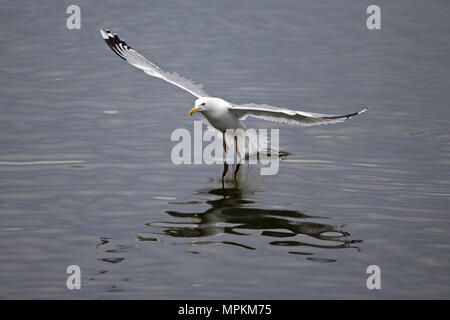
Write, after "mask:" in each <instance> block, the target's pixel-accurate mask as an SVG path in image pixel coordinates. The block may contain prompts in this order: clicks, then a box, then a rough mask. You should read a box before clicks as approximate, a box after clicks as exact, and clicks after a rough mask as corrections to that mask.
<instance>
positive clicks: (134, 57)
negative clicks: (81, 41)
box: [100, 29, 208, 98]
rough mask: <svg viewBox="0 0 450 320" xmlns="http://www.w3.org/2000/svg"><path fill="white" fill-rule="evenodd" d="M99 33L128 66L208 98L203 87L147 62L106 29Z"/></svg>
mask: <svg viewBox="0 0 450 320" xmlns="http://www.w3.org/2000/svg"><path fill="white" fill-rule="evenodd" d="M100 33H101V34H102V37H103V39H104V40H105V42H106V43H107V44H108V46H109V47H110V48H111V50H112V51H114V53H115V54H117V55H118V56H119V57H121V58H122V59H124V60H125V61H127V62H128V63H129V64H131V65H133V66H135V67H136V68H138V69H141V70H143V71H144V72H145V73H146V74H148V75H150V76H153V77H156V78H159V79H162V80H165V81H167V82H169V83H171V84H173V85H175V86H177V87H179V88H181V89H183V90H186V91H187V92H189V93H190V94H192V95H194V96H196V97H197V98H200V97H205V96H208V95H207V94H206V93H205V92H204V91H203V86H202V85H201V84H196V83H194V82H193V81H191V80H188V79H185V78H183V77H181V76H179V75H178V74H176V73H168V72H164V71H163V70H161V68H159V67H158V66H157V65H156V64H154V63H152V62H150V61H148V60H147V59H146V58H144V57H143V56H142V55H140V54H139V53H138V52H137V51H136V50H134V49H133V48H132V47H130V46H129V45H127V44H126V43H125V42H124V41H123V40H121V39H120V38H119V37H118V36H117V34H112V33H111V32H110V31H109V30H108V29H106V32H105V31H103V30H100Z"/></svg>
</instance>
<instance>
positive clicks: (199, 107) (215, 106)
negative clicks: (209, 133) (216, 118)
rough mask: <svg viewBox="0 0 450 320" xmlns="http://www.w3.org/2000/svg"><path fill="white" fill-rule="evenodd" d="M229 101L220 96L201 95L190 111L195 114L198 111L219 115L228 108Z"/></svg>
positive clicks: (190, 113)
mask: <svg viewBox="0 0 450 320" xmlns="http://www.w3.org/2000/svg"><path fill="white" fill-rule="evenodd" d="M228 106H229V103H228V102H226V101H225V100H223V99H220V98H213V97H201V98H198V99H197V100H195V107H193V108H192V109H191V110H190V111H189V115H191V116H192V115H193V114H194V113H196V112H197V111H200V112H201V113H207V114H216V115H219V114H220V113H222V112H226V111H227V110H228Z"/></svg>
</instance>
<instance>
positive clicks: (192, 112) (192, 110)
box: [189, 107, 200, 116]
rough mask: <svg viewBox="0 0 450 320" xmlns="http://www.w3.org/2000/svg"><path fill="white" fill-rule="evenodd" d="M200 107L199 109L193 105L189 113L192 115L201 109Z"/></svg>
mask: <svg viewBox="0 0 450 320" xmlns="http://www.w3.org/2000/svg"><path fill="white" fill-rule="evenodd" d="M199 110H200V109H198V108H196V107H193V108H192V109H191V111H189V115H190V116H192V115H193V114H194V113H196V112H197V111H199Z"/></svg>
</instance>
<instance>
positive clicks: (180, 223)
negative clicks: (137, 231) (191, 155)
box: [147, 165, 359, 254]
mask: <svg viewBox="0 0 450 320" xmlns="http://www.w3.org/2000/svg"><path fill="white" fill-rule="evenodd" d="M213 183H214V184H215V185H216V187H213V188H207V189H203V190H198V191H197V192H196V195H197V196H198V197H200V198H205V197H206V198H209V197H211V196H213V197H214V199H213V200H206V201H204V202H203V201H202V202H200V203H201V204H203V203H206V204H208V205H209V208H208V209H207V210H205V211H202V212H185V211H176V210H170V211H166V213H167V214H168V215H170V216H171V217H173V218H176V219H175V221H173V219H171V220H172V221H165V222H149V223H147V226H148V227H150V229H151V230H152V231H153V232H154V233H156V234H164V235H168V236H170V237H176V238H189V239H190V241H191V242H190V243H191V244H210V243H222V244H231V245H237V246H240V247H243V248H247V249H256V248H254V247H253V246H251V245H248V244H246V241H247V239H246V236H248V235H251V234H255V233H258V234H260V235H261V236H267V237H269V238H270V240H269V243H270V244H271V245H274V246H284V247H289V248H290V250H291V251H289V253H292V254H311V253H307V252H306V253H305V252H300V251H292V250H293V248H299V247H302V246H303V247H308V248H310V249H312V248H313V247H314V248H328V249H333V248H350V247H354V246H353V245H354V243H356V242H359V241H358V240H350V239H349V237H350V234H349V233H348V232H346V231H344V230H343V229H342V227H338V226H334V225H330V224H326V223H323V220H325V219H326V218H325V217H314V216H310V215H306V214H304V213H302V212H300V211H296V210H285V209H271V208H259V207H257V204H256V202H255V201H253V200H250V199H249V198H251V197H250V196H251V195H252V194H255V193H256V192H258V191H262V190H261V188H260V185H261V177H260V176H259V175H254V174H252V170H251V167H250V166H246V167H243V166H239V165H235V166H233V167H232V168H228V167H227V166H224V170H223V174H222V176H221V178H219V179H215V180H214V181H213ZM171 204H173V205H180V206H184V207H185V208H186V209H189V208H190V207H192V205H197V206H198V205H199V202H198V201H195V202H187V203H186V202H185V203H179V202H178V203H173V202H172V203H171ZM150 233H152V232H150ZM216 235H224V236H223V237H222V236H221V237H213V236H216ZM218 238H220V239H225V240H217V239H218ZM253 242H254V241H253Z"/></svg>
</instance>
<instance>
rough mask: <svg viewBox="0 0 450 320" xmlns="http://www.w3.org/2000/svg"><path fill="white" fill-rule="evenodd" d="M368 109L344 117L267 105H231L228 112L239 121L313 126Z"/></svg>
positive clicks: (343, 119) (340, 120)
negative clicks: (248, 118)
mask: <svg viewBox="0 0 450 320" xmlns="http://www.w3.org/2000/svg"><path fill="white" fill-rule="evenodd" d="M369 109H370V107H368V108H365V109H363V110H361V111H358V112H354V113H349V114H345V115H330V114H320V113H311V112H304V111H296V110H291V109H284V108H278V107H274V106H270V105H267V104H254V103H248V104H240V105H233V106H232V107H231V108H230V109H229V110H230V112H231V113H232V114H234V115H235V116H236V117H238V118H239V119H240V120H245V119H246V118H247V117H255V118H259V119H263V120H268V121H275V122H280V123H287V124H293V125H300V126H313V125H318V124H326V123H337V122H343V121H345V120H347V119H349V118H351V117H354V116H356V115H358V114H361V113H363V112H365V111H367V110H369Z"/></svg>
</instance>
